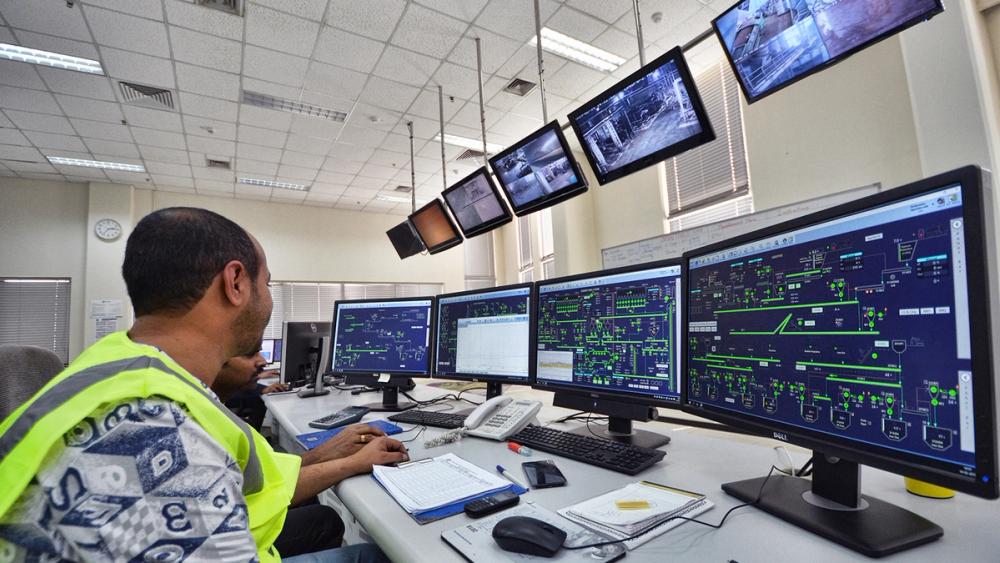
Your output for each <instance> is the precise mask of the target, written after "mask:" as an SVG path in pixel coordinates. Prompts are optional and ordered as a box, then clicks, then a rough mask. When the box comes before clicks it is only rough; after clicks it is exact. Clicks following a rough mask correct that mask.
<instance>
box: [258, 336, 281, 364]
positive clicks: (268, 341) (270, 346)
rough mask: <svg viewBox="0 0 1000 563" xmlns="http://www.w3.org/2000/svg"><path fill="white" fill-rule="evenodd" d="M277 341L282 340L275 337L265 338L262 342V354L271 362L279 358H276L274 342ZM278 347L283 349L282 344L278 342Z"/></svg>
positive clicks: (265, 359)
mask: <svg viewBox="0 0 1000 563" xmlns="http://www.w3.org/2000/svg"><path fill="white" fill-rule="evenodd" d="M275 342H281V340H276V339H274V338H265V339H264V340H262V341H261V343H260V356H261V357H262V358H264V361H266V362H267V363H269V364H273V363H274V362H276V361H277V360H275V359H274V344H275ZM278 349H279V350H280V349H281V344H278Z"/></svg>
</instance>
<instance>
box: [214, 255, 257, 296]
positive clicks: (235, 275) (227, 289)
mask: <svg viewBox="0 0 1000 563" xmlns="http://www.w3.org/2000/svg"><path fill="white" fill-rule="evenodd" d="M220 281H221V283H222V293H223V295H225V298H226V300H227V301H228V302H229V303H230V304H231V305H233V306H235V307H242V306H243V305H245V304H246V303H248V302H249V301H250V297H251V295H252V294H253V289H254V288H253V280H251V279H250V273H249V272H248V271H247V269H246V267H245V266H244V265H243V262H240V261H239V260H232V261H231V262H229V263H228V264H226V266H225V267H224V268H223V269H222V274H221V275H220Z"/></svg>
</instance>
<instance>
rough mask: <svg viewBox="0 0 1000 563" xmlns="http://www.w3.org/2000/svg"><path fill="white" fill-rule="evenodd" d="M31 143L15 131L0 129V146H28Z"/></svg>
mask: <svg viewBox="0 0 1000 563" xmlns="http://www.w3.org/2000/svg"><path fill="white" fill-rule="evenodd" d="M30 144H31V143H30V142H29V141H28V138H27V137H25V136H24V134H23V133H21V132H20V131H18V130H16V129H7V128H0V145H20V146H25V147H26V146H28V145H30Z"/></svg>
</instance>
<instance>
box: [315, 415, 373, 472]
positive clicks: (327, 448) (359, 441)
mask: <svg viewBox="0 0 1000 563" xmlns="http://www.w3.org/2000/svg"><path fill="white" fill-rule="evenodd" d="M379 436H385V432H383V431H382V429H381V428H379V427H377V426H370V425H368V424H364V423H360V424H352V425H350V426H348V427H347V428H344V429H343V430H341V431H340V432H338V433H337V434H336V435H334V437H333V438H330V439H329V440H327V441H325V442H323V443H322V444H320V445H318V446H316V447H315V448H313V449H311V450H309V451H307V452H306V453H304V454H302V466H303V467H305V466H307V465H312V464H314V463H320V462H323V461H332V460H335V459H343V458H345V457H348V456H350V455H353V454H355V453H357V452H359V451H361V448H363V447H364V446H365V444H367V443H369V442H371V441H372V440H374V439H375V438H378V437H379Z"/></svg>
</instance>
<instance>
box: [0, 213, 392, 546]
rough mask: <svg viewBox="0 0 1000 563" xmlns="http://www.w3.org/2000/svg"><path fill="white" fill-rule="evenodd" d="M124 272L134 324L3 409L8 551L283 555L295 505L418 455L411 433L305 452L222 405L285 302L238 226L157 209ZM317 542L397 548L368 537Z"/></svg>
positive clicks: (0, 445) (0, 446)
mask: <svg viewBox="0 0 1000 563" xmlns="http://www.w3.org/2000/svg"><path fill="white" fill-rule="evenodd" d="M122 274H123V276H124V278H125V284H126V286H127V288H128V293H129V297H130V299H131V301H132V306H133V308H134V310H135V316H136V320H135V323H134V324H133V325H132V327H131V329H129V331H128V332H117V333H114V334H111V335H109V336H106V337H104V338H102V339H101V340H100V341H98V342H97V343H95V344H94V345H93V346H91V347H89V348H87V349H86V350H84V351H83V353H81V354H80V356H79V357H77V358H76V360H74V361H73V363H71V364H70V366H69V367H68V368H66V370H64V371H63V372H62V373H60V374H59V375H58V376H56V377H55V378H53V379H52V381H50V382H49V383H48V384H47V385H46V386H45V387H43V388H42V389H41V390H40V391H39V392H38V393H36V394H35V396H34V397H32V398H31V399H30V400H29V401H28V402H26V403H25V404H23V405H21V406H20V407H19V408H18V409H17V410H15V411H14V412H13V413H11V415H10V416H8V417H7V418H6V419H5V420H4V421H3V422H2V423H0V484H2V485H0V560H22V559H27V560H34V559H45V558H53V559H59V558H63V559H69V560H76V561H180V560H198V561H204V560H209V559H211V560H217V561H251V560H260V561H278V560H279V559H280V555H279V554H278V551H277V550H276V549H275V548H274V545H273V544H274V541H275V538H276V537H277V536H278V534H279V533H280V531H281V529H282V525H283V523H284V520H285V515H286V513H287V511H288V507H289V505H290V504H297V503H299V502H301V501H302V500H305V499H308V498H311V497H313V496H315V495H316V494H317V493H319V492H320V491H322V490H323V489H325V488H327V487H329V486H330V484H331V483H336V482H339V481H340V480H342V479H344V478H347V477H350V476H352V475H356V474H359V473H364V472H367V471H370V470H371V468H372V466H373V465H377V464H385V463H395V462H399V461H404V460H405V459H407V456H406V451H405V448H404V447H403V445H402V444H401V443H399V442H398V441H396V440H392V439H390V438H388V437H385V436H373V435H372V434H359V435H355V436H354V437H353V438H354V439H356V440H357V441H358V442H359V443H361V446H360V449H357V451H355V452H354V453H352V454H350V455H346V456H343V457H336V456H340V455H341V454H343V453H345V452H346V451H349V449H346V448H344V444H343V443H336V444H330V445H329V446H327V448H326V449H324V450H323V451H320V452H317V453H315V454H312V455H311V457H310V459H309V460H308V462H309V463H308V465H305V463H304V462H303V460H302V459H300V458H299V457H298V456H293V455H288V454H280V453H276V452H274V451H273V450H272V449H271V447H270V446H269V445H268V443H267V442H266V441H265V440H264V439H263V437H261V436H260V435H259V434H258V433H256V432H255V431H254V430H253V429H251V428H250V427H249V426H247V425H246V424H245V423H244V422H243V421H242V420H240V419H239V418H238V417H236V416H235V415H233V414H232V413H231V412H229V411H228V410H227V409H226V408H225V407H223V406H222V404H221V403H219V401H218V399H217V398H216V396H215V395H214V394H213V393H212V391H211V390H210V387H211V385H212V383H213V381H214V378H215V377H216V375H217V374H218V373H219V370H220V368H221V367H222V365H223V364H224V363H225V362H226V361H227V360H228V359H229V358H232V357H234V356H241V355H247V354H250V353H252V352H255V351H256V350H258V349H259V348H260V344H261V339H262V335H263V330H264V327H265V326H266V325H267V322H268V319H269V317H270V314H271V306H272V303H271V297H270V292H269V291H268V289H267V284H268V282H269V281H270V273H269V271H268V268H267V260H266V258H265V256H264V252H263V250H262V249H261V247H260V245H259V244H258V243H257V242H256V240H254V239H253V238H252V237H251V236H250V235H249V234H248V233H247V232H246V231H244V230H243V229H242V228H241V227H240V226H239V225H237V224H235V223H233V222H232V221H230V220H228V219H226V218H225V217H222V216H221V215H218V214H216V213H213V212H210V211H206V210H203V209H194V208H169V209H162V210H158V211H155V212H153V213H151V214H150V215H147V216H146V217H144V218H143V219H142V220H141V221H139V223H138V224H137V225H136V227H135V229H134V231H133V232H132V234H131V235H130V236H129V239H128V243H127V245H126V250H125V260H124V264H123V266H122ZM345 439H346V438H345ZM331 442H332V441H331ZM356 447H358V446H357V445H353V444H352V445H351V448H352V449H353V448H356ZM313 556H321V557H320V558H318V559H313V560H319V561H379V560H384V556H383V555H382V554H381V552H379V551H378V550H377V548H374V546H366V545H362V546H351V547H350V548H343V549H337V550H331V551H327V552H323V553H322V554H313ZM307 557H312V556H307ZM293 559H294V558H293Z"/></svg>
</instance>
